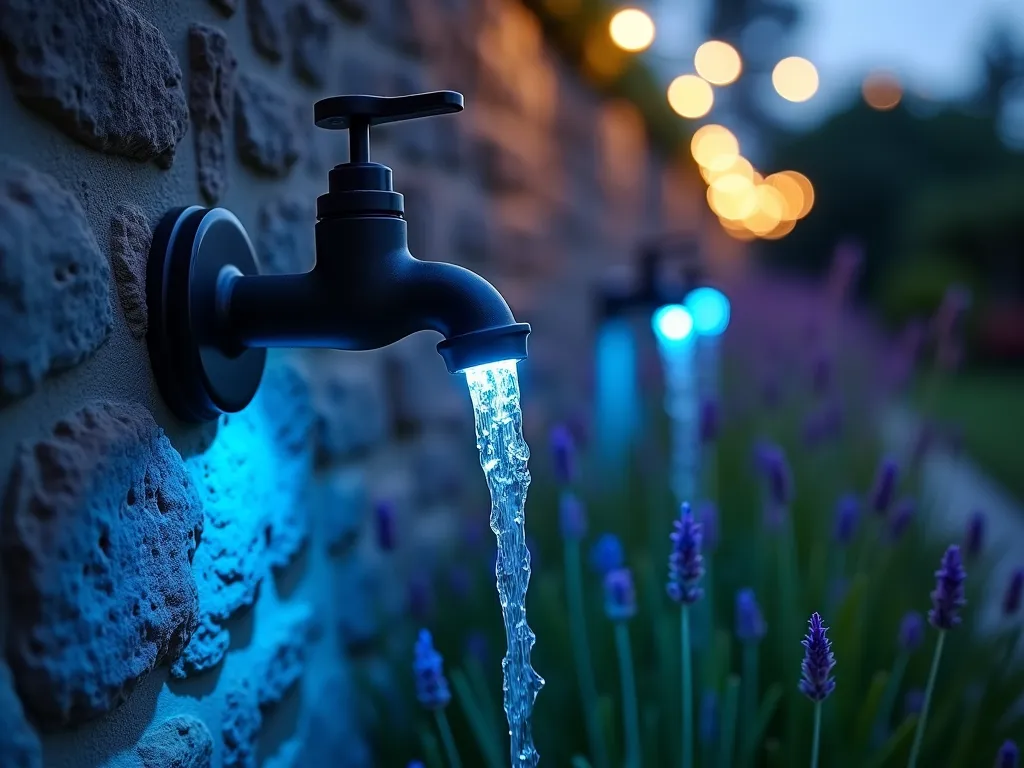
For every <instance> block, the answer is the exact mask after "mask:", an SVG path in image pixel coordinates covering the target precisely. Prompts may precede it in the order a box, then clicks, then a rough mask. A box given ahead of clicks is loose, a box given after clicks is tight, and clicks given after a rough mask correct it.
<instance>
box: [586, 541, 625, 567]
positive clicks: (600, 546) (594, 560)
mask: <svg viewBox="0 0 1024 768" xmlns="http://www.w3.org/2000/svg"><path fill="white" fill-rule="evenodd" d="M625 562H626V552H625V550H624V549H623V548H622V542H621V541H619V537H618V536H616V535H615V534H614V533H605V534H602V536H601V537H600V538H599V539H598V540H597V541H595V542H594V546H593V547H592V548H591V550H590V564H591V566H592V567H593V569H594V570H595V571H597V572H598V574H600V575H601V576H605V575H607V573H608V572H609V571H614V570H615V569H616V568H621V567H622V566H623V564H624V563H625Z"/></svg>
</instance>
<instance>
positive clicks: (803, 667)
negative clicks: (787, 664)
mask: <svg viewBox="0 0 1024 768" xmlns="http://www.w3.org/2000/svg"><path fill="white" fill-rule="evenodd" d="M808 625H809V627H810V629H808V631H807V636H806V637H805V638H804V639H803V640H801V641H800V644H801V645H802V646H803V647H804V660H803V661H802V662H801V663H800V674H801V680H800V686H799V688H800V693H802V694H803V695H804V696H806V697H807V698H809V699H810V700H811V701H813V702H820V701H824V700H825V699H827V698H828V697H829V695H830V694H831V693H832V691H834V690H835V688H836V681H835V678H834V677H832V676H831V675H832V670H833V668H834V667H835V666H836V659H835V656H833V655H832V641H831V640H829V639H828V637H826V636H825V633H826V632H828V627H826V626H825V625H824V624H822V622H821V616H820V615H819V614H818V613H817V611H815V612H814V613H812V614H811V618H810V621H808Z"/></svg>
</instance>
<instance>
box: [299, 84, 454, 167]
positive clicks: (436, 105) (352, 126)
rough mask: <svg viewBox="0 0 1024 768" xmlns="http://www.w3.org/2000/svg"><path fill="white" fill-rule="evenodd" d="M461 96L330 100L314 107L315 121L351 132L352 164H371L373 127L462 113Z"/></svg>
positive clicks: (447, 93)
mask: <svg viewBox="0 0 1024 768" xmlns="http://www.w3.org/2000/svg"><path fill="white" fill-rule="evenodd" d="M464 106H465V104H464V100H463V98H462V94H461V93H457V92H456V91H431V92H429V93H414V94H412V95H410V96H363V95H351V96H331V97H329V98H326V99H320V101H318V102H317V103H316V104H314V105H313V120H314V121H315V122H316V124H317V126H318V127H320V128H327V129H328V130H335V131H338V130H343V129H345V128H348V146H349V162H350V163H368V162H370V126H371V125H381V124H383V123H397V122H399V121H402V120H414V119H416V118H417V117H433V116H434V115H449V114H451V113H453V112H461V111H462V109H463V107H464Z"/></svg>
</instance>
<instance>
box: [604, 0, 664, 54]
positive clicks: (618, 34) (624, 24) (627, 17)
mask: <svg viewBox="0 0 1024 768" xmlns="http://www.w3.org/2000/svg"><path fill="white" fill-rule="evenodd" d="M608 32H609V34H610V35H611V37H612V42H614V43H615V44H616V45H617V46H619V48H621V49H622V50H624V51H631V52H637V51H643V50H646V49H647V48H649V47H650V45H651V43H653V42H654V20H653V19H651V17H650V16H648V15H647V14H646V13H644V12H643V11H641V10H640V9H639V8H623V9H622V10H621V11H619V12H618V13H616V14H615V15H614V16H612V20H611V22H610V23H609V24H608Z"/></svg>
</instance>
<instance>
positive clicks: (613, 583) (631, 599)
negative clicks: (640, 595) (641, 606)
mask: <svg viewBox="0 0 1024 768" xmlns="http://www.w3.org/2000/svg"><path fill="white" fill-rule="evenodd" d="M604 612H605V614H606V615H607V616H608V618H609V619H611V620H612V621H625V620H626V619H631V618H633V617H634V616H635V615H636V588H635V587H634V586H633V573H632V572H631V571H630V570H629V568H616V569H615V570H612V571H608V573H607V574H605V577H604Z"/></svg>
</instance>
